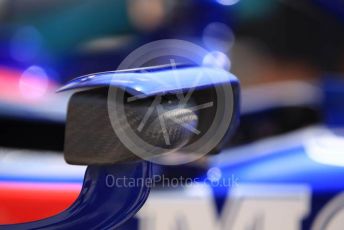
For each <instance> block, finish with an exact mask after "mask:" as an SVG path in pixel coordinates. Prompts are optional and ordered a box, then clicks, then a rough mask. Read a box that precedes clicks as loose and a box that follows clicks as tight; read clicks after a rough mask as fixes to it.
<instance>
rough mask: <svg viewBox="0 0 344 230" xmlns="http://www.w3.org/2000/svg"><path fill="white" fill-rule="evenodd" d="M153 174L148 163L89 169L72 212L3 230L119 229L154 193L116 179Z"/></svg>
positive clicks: (5, 227) (145, 177)
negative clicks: (150, 193)
mask: <svg viewBox="0 0 344 230" xmlns="http://www.w3.org/2000/svg"><path fill="white" fill-rule="evenodd" d="M151 170H152V166H151V163H149V162H146V161H140V162H132V163H123V164H115V165H102V166H88V168H87V170H86V174H85V179H84V183H83V187H82V190H81V193H80V195H79V197H78V199H77V200H76V201H75V202H74V204H73V205H72V206H71V207H70V208H68V209H67V210H65V211H64V212H62V213H60V214H58V215H56V216H53V217H50V218H47V219H43V220H40V221H36V222H30V223H23V224H17V225H1V226H0V229H15V230H21V229H23V230H24V229H25V230H27V229H54V230H56V229H116V228H118V227H119V226H121V225H122V224H123V223H125V222H126V221H127V220H128V219H130V218H131V217H133V216H134V215H135V214H136V212H137V211H138V210H139V209H140V208H141V206H142V205H143V204H144V202H145V201H146V199H147V197H148V194H149V191H150V188H149V186H146V184H145V183H139V184H138V185H139V186H137V185H135V186H126V185H129V184H123V183H120V184H116V183H115V182H116V178H117V179H120V178H124V177H125V178H133V179H135V180H136V181H139V180H138V179H140V180H141V181H145V180H146V179H147V178H151ZM109 178H110V179H109ZM114 179H115V180H114ZM109 180H110V181H109Z"/></svg>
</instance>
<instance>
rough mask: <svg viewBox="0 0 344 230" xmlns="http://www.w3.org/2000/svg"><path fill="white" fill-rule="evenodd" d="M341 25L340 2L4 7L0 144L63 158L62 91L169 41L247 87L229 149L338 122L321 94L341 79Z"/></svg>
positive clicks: (0, 14)
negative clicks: (205, 54)
mask: <svg viewBox="0 0 344 230" xmlns="http://www.w3.org/2000/svg"><path fill="white" fill-rule="evenodd" d="M343 26H344V3H343V1H340V0H332V1H327V0H304V1H298V0H260V1H257V0H179V1H170V0H150V1H147V0H128V1H124V0H69V1H67V0H49V1H46V0H1V1H0V116H1V119H0V127H1V132H0V145H2V146H13V147H20V148H31V149H51V150H62V148H63V135H64V134H63V133H64V118H65V110H66V103H67V100H68V95H65V94H61V95H60V94H55V90H56V89H57V88H58V87H60V86H61V85H62V84H64V83H66V82H67V81H68V80H70V79H72V78H75V77H77V76H80V75H84V74H89V73H93V72H100V71H108V70H115V69H116V68H117V66H118V64H119V63H120V62H121V61H122V60H123V58H124V57H126V56H127V55H128V54H129V53H130V52H131V51H133V50H134V49H136V48H138V47H139V46H140V45H143V44H145V43H147V42H150V41H155V40H158V39H165V38H176V39H184V40H188V41H191V42H194V43H196V44H199V45H201V46H203V47H205V48H207V49H208V50H209V52H213V53H214V56H215V57H218V58H219V59H221V58H222V59H223V58H224V57H227V58H228V59H226V61H225V62H221V60H219V62H220V63H222V66H221V67H222V68H224V69H227V70H229V71H231V72H233V73H234V74H235V75H237V76H238V77H239V79H240V81H241V83H242V88H243V91H242V114H243V115H242V119H241V120H242V122H241V126H240V128H239V131H238V133H237V135H235V138H234V140H232V141H231V143H229V144H228V145H229V146H231V145H238V144H242V143H247V142H250V141H253V140H256V139H259V138H262V137H266V136H271V135H276V134H279V133H284V132H287V131H291V130H295V129H298V128H300V127H304V126H306V125H309V124H314V123H319V122H323V121H324V120H326V119H327V120H331V121H332V120H333V118H332V117H331V116H332V115H328V113H327V112H326V111H325V109H324V103H323V102H324V95H323V94H322V91H323V88H324V87H323V84H324V81H327V79H328V76H331V79H334V81H341V80H338V79H341V78H342V77H341V75H342V74H343V72H344V52H343V51H344V43H343V39H344V30H343ZM324 79H325V80H324ZM331 81H332V80H331ZM338 103H340V102H338V101H337V104H338ZM337 107H338V106H337ZM339 107H340V106H339ZM261 111H264V112H263V113H262V112H261Z"/></svg>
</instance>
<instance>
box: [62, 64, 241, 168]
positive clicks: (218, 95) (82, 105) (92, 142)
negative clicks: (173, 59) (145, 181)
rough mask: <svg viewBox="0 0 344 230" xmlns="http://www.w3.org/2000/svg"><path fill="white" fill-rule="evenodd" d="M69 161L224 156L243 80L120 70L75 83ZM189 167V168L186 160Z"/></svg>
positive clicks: (222, 74)
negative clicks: (218, 153) (219, 154)
mask: <svg viewBox="0 0 344 230" xmlns="http://www.w3.org/2000/svg"><path fill="white" fill-rule="evenodd" d="M66 90H75V93H74V94H73V95H72V97H71V99H70V102H69V105H68V113H67V123H66V131H65V146H64V154H65V159H66V161H67V162H68V163H70V164H77V165H92V164H113V163H117V162H123V161H131V160H136V159H140V158H141V159H145V160H151V161H156V162H157V161H159V160H160V159H161V158H169V157H171V156H173V157H175V158H177V157H181V158H185V157H186V159H187V160H186V161H187V162H189V161H192V160H195V159H198V158H200V157H201V156H204V155H205V154H209V153H210V154H213V153H217V152H219V151H220V150H221V147H222V145H223V144H224V143H225V142H226V140H227V139H228V138H229V137H230V135H231V134H232V133H233V131H234V130H235V128H236V126H237V125H238V121H239V113H240V112H239V82H238V80H237V78H236V77H235V76H233V75H232V74H230V73H228V72H226V71H224V70H221V69H214V68H208V67H197V66H194V67H192V66H182V67H178V68H176V69H170V68H169V67H168V66H163V67H153V68H144V69H142V68H141V69H135V70H127V71H113V72H104V73H98V74H92V75H87V76H84V77H80V78H77V79H74V80H72V81H71V82H69V83H68V84H67V85H66V86H64V87H63V88H62V89H61V90H60V91H66ZM184 163H186V162H184Z"/></svg>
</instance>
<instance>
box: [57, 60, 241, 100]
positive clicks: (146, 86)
mask: <svg viewBox="0 0 344 230" xmlns="http://www.w3.org/2000/svg"><path fill="white" fill-rule="evenodd" d="M198 76H199V77H198ZM228 83H231V84H232V83H238V80H237V78H236V77H235V76H234V75H232V74H231V73H229V72H227V71H225V70H223V69H218V68H209V67H202V66H194V67H184V66H183V67H179V66H178V68H176V69H172V67H169V68H168V67H156V68H141V69H135V70H126V71H112V72H104V73H95V74H90V75H87V76H83V77H79V78H76V79H74V80H72V81H70V82H69V83H67V84H66V85H65V86H64V87H62V88H61V89H60V90H59V91H67V90H73V89H82V88H90V87H102V86H109V85H110V86H112V87H119V88H123V89H125V90H126V91H128V92H129V93H131V94H133V95H137V94H144V95H147V96H149V95H154V94H159V93H166V92H174V91H180V90H182V89H190V88H202V87H203V88H205V87H209V86H213V85H217V84H228Z"/></svg>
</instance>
